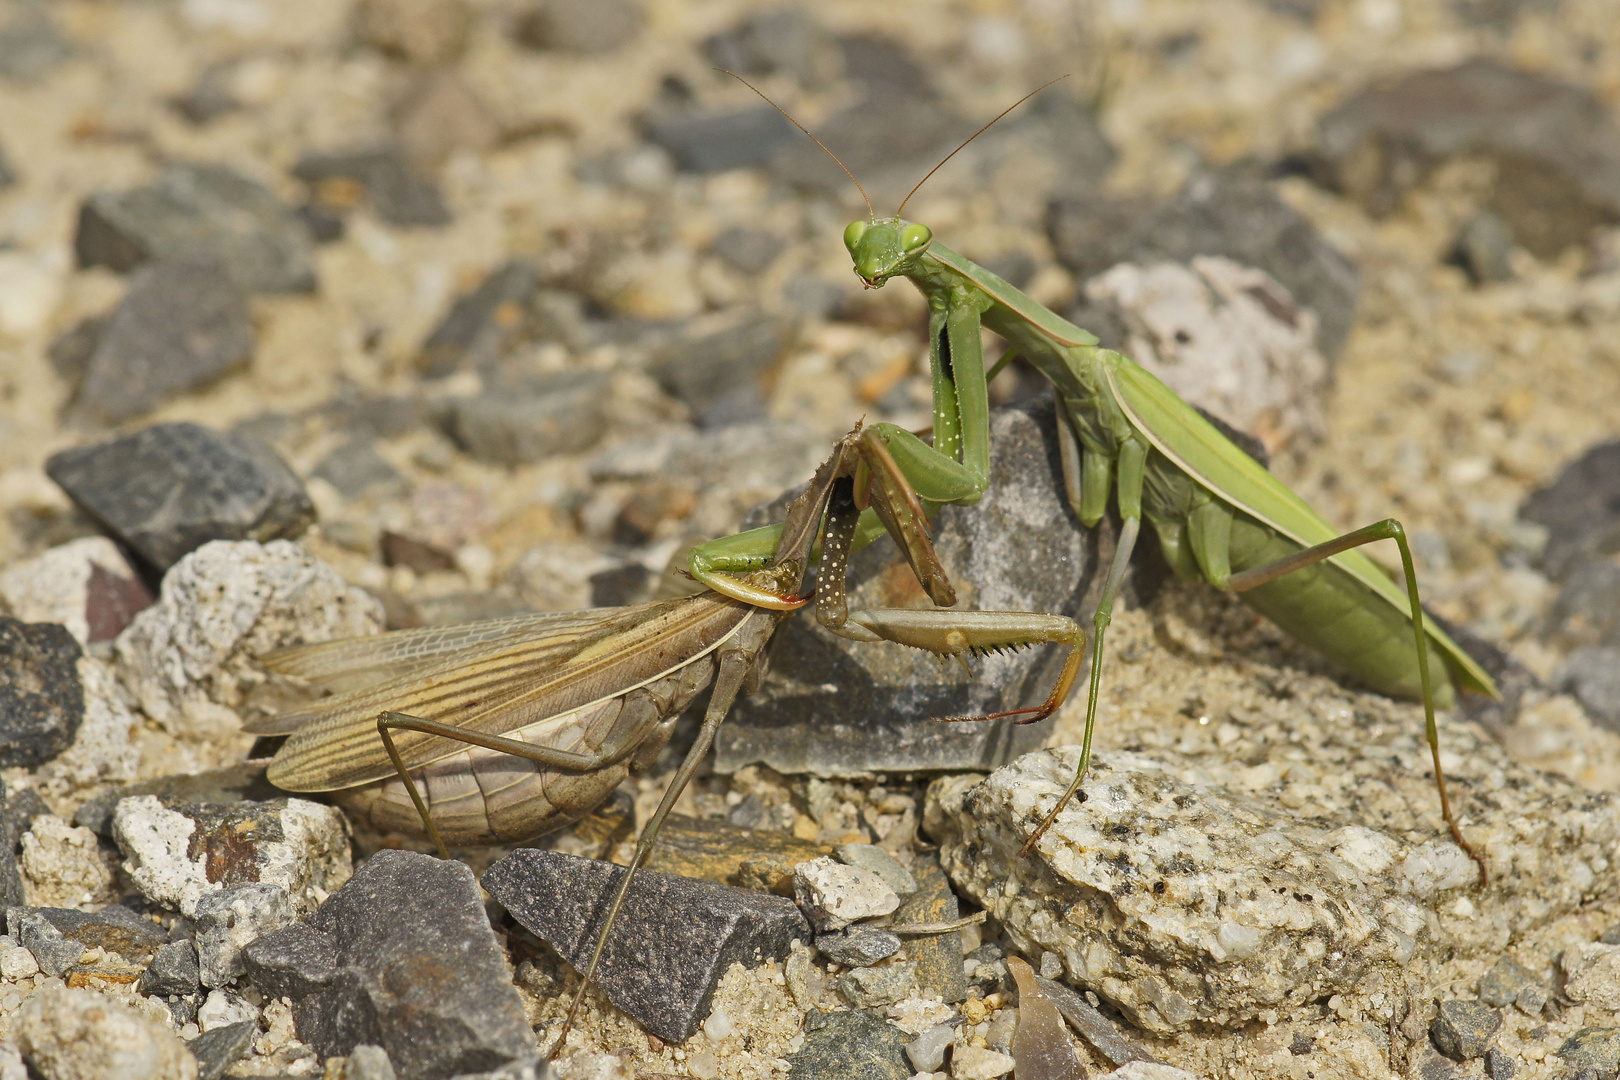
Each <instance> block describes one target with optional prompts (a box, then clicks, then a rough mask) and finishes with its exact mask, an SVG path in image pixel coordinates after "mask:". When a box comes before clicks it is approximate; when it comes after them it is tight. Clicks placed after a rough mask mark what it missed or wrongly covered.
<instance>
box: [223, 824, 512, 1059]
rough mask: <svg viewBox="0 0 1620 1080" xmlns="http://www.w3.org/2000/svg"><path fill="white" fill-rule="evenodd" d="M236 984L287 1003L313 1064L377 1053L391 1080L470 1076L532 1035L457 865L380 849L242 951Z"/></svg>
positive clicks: (467, 873)
mask: <svg viewBox="0 0 1620 1080" xmlns="http://www.w3.org/2000/svg"><path fill="white" fill-rule="evenodd" d="M244 951H245V954H246V960H247V966H248V975H249V978H250V979H251V981H252V982H253V983H254V985H256V986H258V987H259V988H260V989H261V990H262V991H264V992H265V993H267V994H271V995H275V996H287V997H290V998H291V999H292V1000H293V1017H294V1020H295V1021H296V1022H297V1025H298V1035H299V1038H301V1039H303V1040H304V1041H305V1042H307V1043H309V1044H310V1045H311V1046H313V1047H314V1048H315V1049H316V1050H317V1051H319V1052H320V1055H321V1056H322V1057H323V1058H324V1057H330V1056H333V1055H338V1054H343V1055H347V1054H348V1053H349V1052H350V1051H352V1050H353V1049H354V1048H355V1047H356V1046H359V1045H362V1044H365V1045H372V1046H381V1047H382V1048H383V1049H384V1050H386V1051H387V1052H388V1057H389V1059H390V1060H391V1061H392V1062H393V1063H394V1069H395V1071H396V1072H397V1074H398V1075H399V1077H400V1080H439V1078H441V1077H451V1076H456V1075H458V1074H461V1073H468V1072H480V1071H485V1070H489V1069H493V1068H497V1067H499V1066H500V1065H503V1064H505V1063H506V1062H509V1061H514V1060H518V1059H520V1058H524V1057H526V1056H529V1055H532V1054H533V1053H534V1049H535V1046H534V1035H533V1032H531V1031H530V1029H529V1025H528V1021H527V1020H526V1019H525V1017H524V1012H523V1002H522V1000H521V999H520V998H519V996H518V992H517V988H516V987H514V986H513V985H512V981H511V977H510V975H508V973H507V969H506V957H505V954H504V952H503V951H502V949H501V946H500V943H499V942H498V941H497V940H496V937H495V932H494V931H493V930H492V929H491V928H490V925H489V918H488V916H487V915H486V914H485V912H484V905H483V902H482V900H481V899H480V897H479V893H478V883H477V881H475V880H474V878H473V874H472V871H471V870H469V869H468V868H467V867H466V866H465V865H464V864H462V863H458V862H449V861H444V860H441V859H435V858H433V857H432V856H428V855H418V854H416V853H414V852H409V851H381V852H378V853H377V854H376V855H373V856H372V857H371V858H370V859H369V860H367V861H366V862H365V863H364V864H363V865H362V866H361V867H360V869H359V870H358V871H356V872H355V875H354V877H353V878H352V879H350V881H349V883H348V884H347V885H345V886H344V887H343V888H341V889H339V890H338V891H337V892H335V893H333V894H332V896H331V897H330V898H329V899H328V900H327V901H326V903H324V904H322V905H321V907H320V909H319V910H318V911H316V912H315V914H313V915H311V916H310V917H309V918H308V919H306V920H304V921H303V922H302V923H299V924H297V925H294V926H289V927H287V928H285V929H283V930H278V931H275V932H273V933H270V934H267V935H265V936H264V937H261V938H259V939H258V940H257V941H254V942H252V943H251V944H249V945H248V946H247V948H246V950H244Z"/></svg>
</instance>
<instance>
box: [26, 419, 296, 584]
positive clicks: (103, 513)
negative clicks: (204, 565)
mask: <svg viewBox="0 0 1620 1080" xmlns="http://www.w3.org/2000/svg"><path fill="white" fill-rule="evenodd" d="M45 471H46V473H47V474H48V475H49V476H50V478H51V479H52V480H54V481H56V483H57V485H58V486H60V487H61V488H62V490H63V491H65V492H67V495H68V498H70V499H72V500H73V501H74V502H75V503H76V504H78V506H79V508H80V509H82V510H83V511H84V512H85V513H87V514H89V515H90V516H91V517H92V518H94V519H95V520H96V521H97V522H99V523H100V524H101V525H102V526H103V527H104V528H105V529H106V531H107V532H109V533H110V534H112V536H113V537H115V538H116V539H118V540H120V541H122V542H123V543H125V544H127V545H128V546H129V547H130V549H131V550H133V551H134V552H135V553H136V554H137V555H138V556H140V558H141V559H142V560H143V561H145V562H146V563H147V564H148V565H149V566H150V568H151V569H153V570H156V571H157V572H159V573H161V572H162V571H164V570H167V569H168V568H169V567H171V566H173V565H174V564H175V563H176V562H178V561H180V559H181V557H182V556H184V555H185V554H186V553H187V552H190V551H193V550H195V549H196V548H198V547H201V546H202V545H203V544H206V543H207V542H208V541H210V540H258V541H260V542H261V543H262V542H264V541H268V540H272V539H275V538H278V537H286V538H294V537H297V536H299V535H301V534H302V533H303V531H304V530H305V529H306V528H308V527H309V524H310V523H311V522H312V521H314V520H315V505H314V503H312V502H311V501H310V498H309V495H308V494H307V493H306V492H305V491H304V485H303V483H302V482H300V481H299V479H298V477H297V476H295V475H294V474H293V472H292V470H291V469H289V468H288V467H287V465H286V463H285V462H283V461H282V460H281V458H279V457H277V456H276V453H275V451H274V450H272V449H270V448H269V447H268V446H266V445H265V444H263V443H261V442H259V441H258V440H257V439H252V438H249V437H247V436H243V435H228V434H225V433H223V432H218V431H213V430H210V429H209V428H205V427H203V426H201V425H200V424H190V423H180V424H155V425H153V426H152V427H149V428H144V429H143V430H141V431H137V432H135V433H134V434H132V435H125V436H122V437H120V438H116V439H109V440H107V441H106V442H101V443H95V444H93V445H91V446H81V447H76V448H74V449H72V450H63V451H61V452H60V453H56V454H52V455H51V456H50V458H48V459H47V460H46V462H45Z"/></svg>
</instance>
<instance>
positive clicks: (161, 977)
mask: <svg viewBox="0 0 1620 1080" xmlns="http://www.w3.org/2000/svg"><path fill="white" fill-rule="evenodd" d="M200 985H202V982H201V978H200V975H199V971H198V967H197V946H196V945H195V944H193V943H192V942H190V941H171V942H169V943H167V944H165V945H159V946H158V948H157V951H156V952H155V953H154V954H153V955H152V963H151V965H150V966H149V967H147V969H146V971H145V972H143V973H142V974H141V993H143V994H151V995H155V996H157V997H168V996H169V995H170V994H179V995H182V996H185V995H189V994H195V993H196V992H197V987H198V986H200Z"/></svg>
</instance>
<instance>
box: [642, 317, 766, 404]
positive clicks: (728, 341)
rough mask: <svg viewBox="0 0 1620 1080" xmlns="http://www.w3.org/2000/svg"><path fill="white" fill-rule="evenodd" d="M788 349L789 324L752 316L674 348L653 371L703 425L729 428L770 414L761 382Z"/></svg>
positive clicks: (653, 367) (654, 375)
mask: <svg viewBox="0 0 1620 1080" xmlns="http://www.w3.org/2000/svg"><path fill="white" fill-rule="evenodd" d="M786 347H787V330H786V327H784V326H783V325H782V324H781V323H779V322H777V321H776V320H773V319H768V318H764V317H753V318H750V319H748V320H747V321H745V322H742V323H739V324H738V325H736V326H733V327H729V328H727V329H725V330H720V331H718V332H716V333H713V334H709V335H707V336H706V337H701V338H697V339H695V340H691V341H683V342H680V343H679V344H677V345H674V346H672V347H671V348H669V349H667V350H665V352H664V354H663V355H662V356H661V357H659V358H658V359H657V360H656V361H655V362H654V363H653V364H652V366H651V368H650V369H649V374H651V375H652V377H653V378H655V379H657V380H658V382H659V384H660V385H662V386H663V388H664V389H665V390H666V391H668V392H669V393H670V394H671V395H672V396H674V397H675V398H677V399H679V400H680V401H681V402H682V403H684V404H685V405H686V407H687V408H689V409H691V410H692V417H693V419H694V420H696V421H697V424H698V426H699V427H705V428H713V427H724V426H725V425H727V424H736V423H741V422H743V421H746V420H757V419H761V418H762V417H763V416H764V415H765V393H764V389H763V386H762V382H763V380H764V378H765V375H766V373H767V372H768V371H769V370H770V369H771V368H772V367H773V366H774V365H775V364H776V362H777V360H778V359H779V358H780V357H781V355H782V351H783V349H785V348H786Z"/></svg>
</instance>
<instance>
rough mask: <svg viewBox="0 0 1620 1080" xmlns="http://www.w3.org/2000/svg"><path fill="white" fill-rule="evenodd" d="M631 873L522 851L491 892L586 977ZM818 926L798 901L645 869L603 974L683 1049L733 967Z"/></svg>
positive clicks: (621, 998)
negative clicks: (622, 884)
mask: <svg viewBox="0 0 1620 1080" xmlns="http://www.w3.org/2000/svg"><path fill="white" fill-rule="evenodd" d="M624 873H625V869H624V867H622V866H614V865H612V864H610V863H605V862H598V861H596V860H593V859H581V858H577V857H575V856H573V855H564V854H561V853H560V852H554V851H541V850H538V849H535V848H519V849H518V850H517V851H514V852H512V854H510V855H508V856H506V858H504V859H502V860H501V861H500V862H498V863H496V864H495V865H494V866H491V867H490V868H489V869H488V870H487V871H485V872H484V878H483V884H484V888H485V889H487V890H488V891H489V893H490V895H491V896H493V897H495V899H497V900H499V901H500V902H501V903H502V904H504V905H505V906H506V909H507V910H508V911H509V912H511V913H512V917H513V918H514V919H516V920H517V921H518V922H520V923H522V924H523V925H524V926H525V927H527V928H528V929H529V930H530V931H531V932H532V933H534V934H536V935H537V936H539V937H541V938H543V939H545V940H546V941H548V942H550V943H551V945H552V947H553V948H555V949H556V950H557V951H558V952H560V953H561V954H562V955H563V956H564V957H565V958H566V959H567V960H568V962H569V963H571V964H573V965H574V966H575V967H576V968H583V967H584V966H585V964H586V963H588V962H589V960H590V955H591V950H592V949H594V948H595V946H596V938H597V934H598V932H599V931H598V927H599V926H600V925H601V922H602V920H603V918H604V917H605V915H606V913H607V907H608V904H610V903H611V902H612V900H613V894H614V892H615V891H616V890H617V889H618V886H619V880H620V878H621V877H623V875H624ZM794 940H799V941H804V942H808V941H810V940H811V932H810V924H809V923H807V922H806V921H805V919H804V916H802V915H801V914H799V909H798V908H797V907H796V906H795V905H794V904H793V902H792V901H791V900H787V899H785V898H783V897H780V896H769V895H767V894H765V893H757V892H752V891H750V890H747V889H737V888H732V887H731V886H728V885H715V884H712V883H709V882H703V881H693V880H691V879H689V878H682V877H676V876H675V875H673V874H660V873H657V872H655V871H650V870H643V871H641V872H640V873H638V874H637V875H636V880H635V883H634V885H632V886H631V889H630V894H629V896H627V897H626V898H625V904H624V907H623V909H622V910H621V911H620V913H619V921H618V923H617V925H616V926H614V928H613V937H612V939H611V940H610V941H609V942H608V947H607V951H606V952H605V953H604V954H603V956H602V963H601V965H600V967H598V969H597V972H596V981H597V983H598V985H600V986H601V988H602V990H603V991H604V992H605V993H606V994H607V996H608V999H609V1000H611V1001H612V1002H613V1004H615V1005H617V1006H618V1007H619V1008H621V1009H623V1010H624V1011H625V1012H626V1013H628V1014H629V1015H630V1016H632V1017H634V1018H635V1020H636V1021H637V1022H638V1023H640V1024H641V1025H642V1026H643V1027H645V1028H646V1029H647V1030H648V1031H650V1032H652V1033H653V1034H654V1035H656V1036H658V1037H659V1038H660V1039H663V1040H664V1041H665V1042H677V1043H678V1042H685V1041H686V1040H687V1039H689V1038H691V1037H692V1034H693V1032H695V1031H697V1029H698V1025H699V1024H701V1023H702V1022H703V1020H704V1018H705V1017H707V1016H708V1015H709V1008H710V1004H711V1002H712V1001H713V998H714V990H715V986H716V985H717V984H718V983H719V981H720V977H721V976H722V975H724V974H725V973H726V970H727V969H728V968H730V967H731V965H732V964H734V963H739V962H740V963H743V964H753V963H756V962H758V961H759V960H761V959H773V958H777V957H784V956H786V955H787V954H788V950H789V947H790V945H791V943H792V942H793V941H794Z"/></svg>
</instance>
